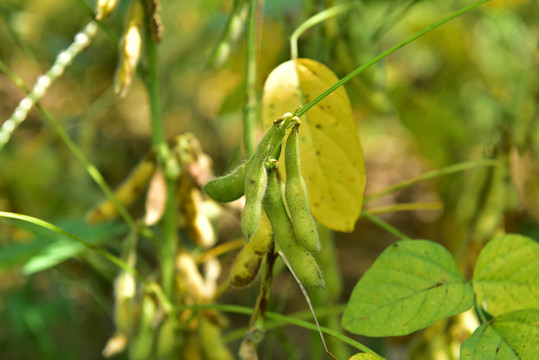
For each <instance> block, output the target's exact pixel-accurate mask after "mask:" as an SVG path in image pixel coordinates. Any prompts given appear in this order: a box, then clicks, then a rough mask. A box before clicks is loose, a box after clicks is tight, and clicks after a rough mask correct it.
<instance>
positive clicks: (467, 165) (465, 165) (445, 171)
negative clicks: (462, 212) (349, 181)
mask: <svg viewBox="0 0 539 360" xmlns="http://www.w3.org/2000/svg"><path fill="white" fill-rule="evenodd" d="M498 165H500V163H499V162H498V161H497V160H489V159H479V160H473V161H466V162H462V163H458V164H454V165H450V166H447V167H445V168H442V169H438V170H433V171H429V172H427V173H425V174H423V175H420V176H418V177H416V178H415V179H410V180H405V181H402V182H400V183H398V184H396V185H393V186H390V187H388V188H386V189H383V190H380V191H378V192H375V193H374V194H371V195H369V196H365V199H364V200H363V203H364V204H366V203H368V202H370V201H372V200H374V199H377V198H379V197H382V196H385V195H388V194H391V193H394V192H396V191H399V190H402V189H404V188H406V187H408V186H411V185H414V184H417V183H419V182H421V181H425V180H430V179H434V178H437V177H441V176H445V175H449V174H453V173H456V172H460V171H464V170H468V169H472V168H474V167H478V166H498Z"/></svg>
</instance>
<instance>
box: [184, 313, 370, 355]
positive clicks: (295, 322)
mask: <svg viewBox="0 0 539 360" xmlns="http://www.w3.org/2000/svg"><path fill="white" fill-rule="evenodd" d="M174 309H175V310H176V311H182V310H203V309H212V310H217V311H224V312H231V313H236V314H243V315H251V314H252V313H253V309H252V308H249V307H245V306H238V305H228V304H190V305H180V306H176V307H175V308H174ZM266 317H267V318H268V319H270V320H274V321H278V322H281V323H285V324H291V325H295V326H299V327H302V328H305V329H309V330H313V331H318V328H317V327H316V325H315V324H313V323H310V322H308V321H304V320H300V319H296V318H292V317H290V316H286V315H281V314H277V313H274V312H269V311H266ZM320 330H321V331H322V332H323V333H325V334H327V335H329V336H333V337H335V338H337V339H339V340H341V341H342V342H344V343H346V344H348V345H351V346H353V347H355V348H356V349H358V350H361V351H363V352H366V353H369V354H373V355H378V354H377V353H375V352H374V351H372V350H371V349H369V348H368V347H366V346H365V345H363V344H361V343H359V342H357V341H355V340H354V339H351V338H349V337H348V336H346V335H343V334H341V333H339V332H337V331H334V330H331V329H328V328H326V327H323V326H322V327H320Z"/></svg>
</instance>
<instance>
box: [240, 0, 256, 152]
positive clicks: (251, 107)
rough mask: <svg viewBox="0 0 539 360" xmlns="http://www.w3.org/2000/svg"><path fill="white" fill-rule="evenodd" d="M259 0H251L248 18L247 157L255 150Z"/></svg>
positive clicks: (244, 119)
mask: <svg viewBox="0 0 539 360" xmlns="http://www.w3.org/2000/svg"><path fill="white" fill-rule="evenodd" d="M257 1H258V0H249V15H248V19H247V56H246V61H245V66H246V68H245V74H246V78H245V96H246V98H245V108H244V115H243V143H244V147H245V152H246V154H247V157H248V158H250V157H251V156H252V155H253V154H254V152H255V148H254V143H253V132H254V126H255V120H256V109H257V98H256V62H257V61H256V60H257V59H256V53H257V43H258V41H257V36H256V24H257V10H258V8H257Z"/></svg>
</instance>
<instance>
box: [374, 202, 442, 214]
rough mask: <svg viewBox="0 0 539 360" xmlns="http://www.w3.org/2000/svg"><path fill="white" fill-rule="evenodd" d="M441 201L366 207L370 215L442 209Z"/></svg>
mask: <svg viewBox="0 0 539 360" xmlns="http://www.w3.org/2000/svg"><path fill="white" fill-rule="evenodd" d="M442 209H443V205H442V203H439V202H436V203H401V204H393V205H388V206H380V207H376V208H369V209H366V210H367V211H368V212H369V214H371V215H380V214H387V213H392V212H397V211H413V210H416V211H417V210H442Z"/></svg>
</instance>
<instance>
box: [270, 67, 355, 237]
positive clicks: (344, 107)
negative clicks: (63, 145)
mask: <svg viewBox="0 0 539 360" xmlns="http://www.w3.org/2000/svg"><path fill="white" fill-rule="evenodd" d="M338 80H339V79H338V78H337V76H335V74H334V73H333V72H332V71H331V70H330V69H328V68H327V67H326V66H324V65H322V64H320V63H318V62H316V61H313V60H310V59H297V60H290V61H287V62H285V63H283V64H281V65H279V66H278V67H277V68H275V69H274V70H273V71H272V72H271V74H270V75H269V77H268V79H267V80H266V84H265V85H264V95H263V118H264V124H265V126H266V128H268V127H269V126H271V124H272V123H273V121H274V120H275V119H277V118H279V117H280V116H281V115H282V114H284V113H286V112H293V111H294V110H295V109H297V108H298V107H299V106H301V105H305V104H307V103H308V102H309V101H311V100H312V99H314V98H315V97H316V96H318V95H320V94H321V93H322V92H323V91H325V90H327V89H328V88H329V87H330V86H331V85H333V84H335V83H336V82H337V81H338ZM299 136H300V140H299V141H300V152H301V170H302V174H303V177H304V179H305V183H306V184H307V190H308V193H309V205H310V209H311V212H312V214H313V216H314V217H315V218H316V219H317V220H318V221H319V222H320V223H322V224H323V225H325V226H326V227H328V228H330V229H333V230H338V231H348V232H350V231H352V230H353V229H354V225H355V222H356V220H357V218H358V217H359V214H360V212H361V206H362V203H363V190H364V188H365V167H364V162H363V152H362V150H361V143H360V141H359V136H358V131H357V128H356V125H355V122H354V118H353V116H352V107H351V106H350V101H349V99H348V95H347V94H346V91H345V90H344V88H342V87H340V88H339V89H337V90H336V91H334V92H333V93H331V94H330V95H328V96H327V97H326V98H324V99H323V100H322V101H320V102H319V103H318V104H316V105H315V106H314V107H312V108H311V109H310V110H309V111H308V112H307V113H306V114H305V115H304V116H303V117H302V125H301V126H300V128H299ZM280 161H281V163H284V157H282V158H281V160H280ZM280 169H284V166H282V165H281V166H280ZM282 175H284V174H282Z"/></svg>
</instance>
